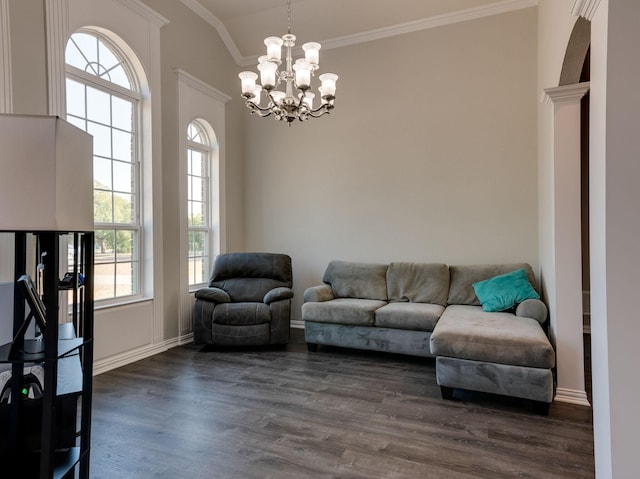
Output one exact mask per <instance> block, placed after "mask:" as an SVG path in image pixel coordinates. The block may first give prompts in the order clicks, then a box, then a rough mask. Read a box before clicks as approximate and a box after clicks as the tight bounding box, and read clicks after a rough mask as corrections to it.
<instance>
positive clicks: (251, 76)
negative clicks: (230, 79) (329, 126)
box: [238, 0, 338, 126]
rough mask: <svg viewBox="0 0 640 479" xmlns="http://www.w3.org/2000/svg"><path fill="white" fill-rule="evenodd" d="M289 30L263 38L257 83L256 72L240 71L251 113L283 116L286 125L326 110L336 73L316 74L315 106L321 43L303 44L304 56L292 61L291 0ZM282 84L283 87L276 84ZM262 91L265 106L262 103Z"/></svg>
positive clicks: (330, 106) (333, 95)
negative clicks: (313, 86) (312, 79)
mask: <svg viewBox="0 0 640 479" xmlns="http://www.w3.org/2000/svg"><path fill="white" fill-rule="evenodd" d="M287 16H288V32H287V34H286V35H284V36H283V37H282V38H280V37H268V38H265V40H264V44H265V45H266V47H267V54H266V55H263V56H261V57H260V58H258V71H259V72H260V83H261V85H257V84H256V80H257V79H258V74H257V73H255V72H252V71H245V72H241V73H240V74H239V75H238V76H239V77H240V80H241V84H242V97H243V98H244V99H245V100H246V102H245V104H246V106H247V108H249V109H250V110H251V113H252V114H257V115H259V116H261V117H267V116H270V115H273V116H274V118H275V119H276V120H286V121H287V123H288V124H289V126H291V122H293V121H294V120H296V119H298V120H300V121H305V120H308V119H309V117H312V118H317V117H319V116H322V115H324V114H325V113H329V112H330V111H331V110H332V109H333V106H334V101H335V98H336V81H337V80H338V75H336V74H335V73H324V74H322V75H320V76H319V77H318V79H319V80H320V82H322V84H321V85H320V86H319V87H318V91H319V93H320V97H319V103H320V104H319V105H318V106H317V107H314V99H315V97H316V95H315V93H313V92H312V91H311V78H312V77H313V76H315V72H316V71H317V70H318V66H319V59H320V48H321V45H320V44H319V43H316V42H309V43H305V44H304V45H302V50H303V51H304V58H300V59H298V60H296V62H295V63H293V59H292V55H291V50H292V48H293V47H294V46H295V41H296V36H295V35H292V34H291V0H287ZM283 46H284V47H285V55H286V56H285V65H284V69H282V68H281V67H282V47H283ZM283 84H284V91H282V90H278V87H280V86H282V85H283ZM263 91H264V96H265V103H266V106H261V97H262V92H263Z"/></svg>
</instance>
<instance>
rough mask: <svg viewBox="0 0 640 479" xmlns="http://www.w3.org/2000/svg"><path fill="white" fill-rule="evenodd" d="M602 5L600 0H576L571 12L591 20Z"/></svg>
mask: <svg viewBox="0 0 640 479" xmlns="http://www.w3.org/2000/svg"><path fill="white" fill-rule="evenodd" d="M599 5H600V0H575V1H574V2H573V8H572V9H571V13H572V14H574V15H575V16H577V17H584V18H586V19H587V20H589V21H591V19H592V18H593V16H594V15H595V14H596V10H597V9H598V6H599Z"/></svg>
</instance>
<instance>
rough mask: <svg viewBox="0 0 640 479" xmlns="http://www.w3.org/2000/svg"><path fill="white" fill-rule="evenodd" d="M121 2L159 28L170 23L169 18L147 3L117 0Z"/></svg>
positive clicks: (134, 0)
mask: <svg viewBox="0 0 640 479" xmlns="http://www.w3.org/2000/svg"><path fill="white" fill-rule="evenodd" d="M117 1H118V2H120V3H121V4H123V5H124V6H125V7H127V8H128V9H130V10H132V11H134V12H136V13H137V14H138V15H140V16H141V17H143V18H144V19H146V20H147V21H149V22H151V23H153V24H154V25H156V26H157V27H158V28H160V27H163V26H165V25H166V24H167V23H169V20H168V19H167V18H165V17H163V16H162V15H160V14H159V13H158V12H156V11H155V10H154V9H153V8H151V7H150V6H148V5H147V4H145V3H142V2H141V1H140V0H117Z"/></svg>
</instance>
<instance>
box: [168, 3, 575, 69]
mask: <svg viewBox="0 0 640 479" xmlns="http://www.w3.org/2000/svg"><path fill="white" fill-rule="evenodd" d="M180 1H181V2H182V3H183V4H184V5H186V6H187V7H189V8H190V9H191V10H192V11H193V12H194V13H196V14H197V15H198V16H200V17H201V18H202V19H203V20H204V21H206V22H207V23H208V24H209V25H211V26H212V27H213V28H215V29H216V30H217V31H218V34H219V35H220V37H221V38H222V41H223V42H224V44H225V45H226V47H227V49H228V50H229V53H230V54H231V56H232V57H233V59H234V60H235V62H236V63H237V64H238V65H239V66H250V65H253V64H254V63H255V59H256V58H257V57H258V55H257V54H253V55H248V56H242V55H241V54H240V51H239V50H238V47H237V46H236V44H235V43H234V41H233V39H232V38H231V35H229V32H228V31H227V29H226V28H225V26H224V24H223V23H222V21H220V19H219V18H217V17H216V16H215V15H214V14H212V13H211V12H210V11H209V10H207V9H206V8H204V7H203V6H202V4H201V3H200V2H199V1H198V0H180ZM538 1H539V0H501V1H498V2H495V3H491V4H489V5H485V6H483V7H475V8H468V9H465V10H459V11H457V12H452V13H446V14H443V15H434V16H432V17H427V18H423V19H420V20H416V21H412V22H406V23H401V24H398V25H392V26H390V27H385V28H378V29H376V30H369V31H366V32H361V33H356V34H354V35H345V36H343V37H337V38H330V39H327V40H323V41H321V42H320V43H321V44H322V48H323V49H324V50H328V49H331V48H340V47H345V46H348V45H356V44H359V43H365V42H370V41H373V40H379V39H382V38H387V37H393V36H396V35H403V34H405V33H411V32H417V31H420V30H428V29H430V28H436V27H441V26H444V25H452V24H454V23H460V22H466V21H468V20H476V19H479V18H484V17H490V16H492V15H500V14H502V13H507V12H512V11H515V10H522V9H525V8H532V7H537V6H538ZM583 1H586V0H583Z"/></svg>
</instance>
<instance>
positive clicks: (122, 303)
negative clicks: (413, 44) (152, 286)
mask: <svg viewBox="0 0 640 479" xmlns="http://www.w3.org/2000/svg"><path fill="white" fill-rule="evenodd" d="M151 301H153V297H139V298H131V299H128V300H125V301H118V302H117V303H107V304H98V303H94V310H95V311H99V310H105V309H113V308H119V307H121V306H130V305H132V304H139V303H148V302H151Z"/></svg>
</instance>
